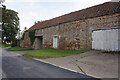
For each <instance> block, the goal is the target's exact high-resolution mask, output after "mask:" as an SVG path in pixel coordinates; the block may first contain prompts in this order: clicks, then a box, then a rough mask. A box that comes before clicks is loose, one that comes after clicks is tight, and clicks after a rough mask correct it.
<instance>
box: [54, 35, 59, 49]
mask: <svg viewBox="0 0 120 80" xmlns="http://www.w3.org/2000/svg"><path fill="white" fill-rule="evenodd" d="M57 47H58V37H57V36H54V37H53V48H57Z"/></svg>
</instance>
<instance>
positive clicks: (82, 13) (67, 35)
mask: <svg viewBox="0 0 120 80" xmlns="http://www.w3.org/2000/svg"><path fill="white" fill-rule="evenodd" d="M119 5H120V2H106V3H103V4H100V5H96V6H93V7H89V8H86V9H83V10H79V11H76V12H72V13H69V14H65V15H62V16H59V17H56V18H53V19H50V20H46V21H43V22H38V23H36V24H34V25H33V26H32V27H31V28H29V29H28V30H27V31H26V32H25V35H24V39H23V40H21V47H32V48H34V49H41V48H57V49H76V50H80V49H92V33H93V30H97V29H101V28H111V27H117V28H119V27H120V20H119V18H120V12H119V10H120V7H119ZM31 30H35V34H34V35H33V37H34V40H32V42H31V38H30V36H29V34H30V31H31Z"/></svg>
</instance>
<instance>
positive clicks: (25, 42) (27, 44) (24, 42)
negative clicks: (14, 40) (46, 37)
mask: <svg viewBox="0 0 120 80" xmlns="http://www.w3.org/2000/svg"><path fill="white" fill-rule="evenodd" d="M20 46H21V47H26V48H32V45H31V41H30V38H29V31H26V32H25V35H24V40H21V41H20Z"/></svg>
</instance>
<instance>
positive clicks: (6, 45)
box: [0, 44, 11, 48]
mask: <svg viewBox="0 0 120 80" xmlns="http://www.w3.org/2000/svg"><path fill="white" fill-rule="evenodd" d="M10 46H11V44H5V45H2V44H0V47H2V48H5V47H10Z"/></svg>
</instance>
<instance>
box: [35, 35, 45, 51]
mask: <svg viewBox="0 0 120 80" xmlns="http://www.w3.org/2000/svg"><path fill="white" fill-rule="evenodd" d="M36 39H37V41H36V49H42V48H43V36H37V37H36Z"/></svg>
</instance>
